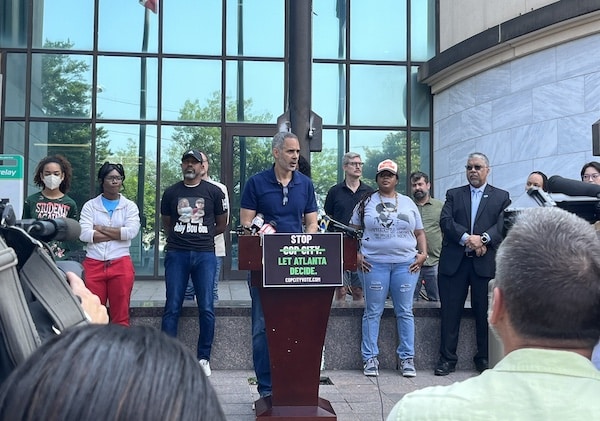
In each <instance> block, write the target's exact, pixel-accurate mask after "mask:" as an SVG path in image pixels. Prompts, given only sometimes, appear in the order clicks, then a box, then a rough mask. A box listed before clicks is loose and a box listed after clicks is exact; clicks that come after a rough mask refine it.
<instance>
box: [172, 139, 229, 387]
mask: <svg viewBox="0 0 600 421" xmlns="http://www.w3.org/2000/svg"><path fill="white" fill-rule="evenodd" d="M205 158H206V154H204V153H203V152H200V151H199V150H197V149H189V150H187V151H186V152H185V153H184V154H183V156H182V157H181V171H182V173H183V181H179V182H177V183H175V184H173V185H171V186H170V187H167V189H166V190H165V192H164V193H163V196H162V200H161V202H160V214H161V218H162V225H163V231H164V233H165V235H166V236H167V247H166V254H165V287H166V290H165V292H166V302H165V308H164V311H163V316H162V324H161V329H162V331H163V332H165V333H166V334H167V335H169V336H173V337H177V328H178V324H179V315H180V314H181V308H182V306H183V300H184V297H185V290H186V287H187V284H188V280H189V279H190V277H191V279H192V283H193V284H194V291H195V293H196V303H197V305H198V323H199V327H200V329H199V330H200V332H199V335H198V349H197V357H198V362H199V364H200V365H201V366H202V368H203V369H204V373H205V374H206V375H207V376H210V375H211V368H210V353H211V350H212V344H213V340H214V337H215V310H214V284H215V281H214V280H215V274H216V271H217V257H216V254H215V236H216V235H219V234H222V233H223V232H225V229H226V228H227V225H228V218H229V216H228V215H229V207H228V203H227V200H226V198H225V194H224V193H223V191H222V190H221V189H220V188H219V187H218V186H217V185H215V184H214V183H211V182H210V181H208V180H206V171H207V168H208V166H207V165H206V159H205ZM192 206H194V207H192ZM200 208H201V209H200ZM194 211H196V214H197V215H200V214H202V216H201V217H200V216H197V217H193V215H194Z"/></svg>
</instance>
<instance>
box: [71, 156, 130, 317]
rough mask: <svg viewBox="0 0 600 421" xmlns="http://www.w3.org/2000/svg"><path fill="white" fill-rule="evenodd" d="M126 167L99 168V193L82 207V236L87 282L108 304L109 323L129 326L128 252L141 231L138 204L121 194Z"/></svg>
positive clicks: (108, 163) (114, 165)
mask: <svg viewBox="0 0 600 421" xmlns="http://www.w3.org/2000/svg"><path fill="white" fill-rule="evenodd" d="M123 181H125V170H124V169H123V165H121V164H111V163H110V162H105V163H104V164H103V165H102V166H101V167H100V169H99V170H98V183H99V184H100V194H99V195H98V196H96V197H95V198H93V199H90V200H88V201H87V202H85V204H84V205H83V208H82V209H81V218H80V219H79V225H81V234H80V235H79V239H80V240H81V241H83V242H84V243H86V244H87V248H86V256H85V259H84V260H83V269H84V271H85V284H86V286H87V287H88V288H89V290H90V291H92V292H93V293H94V294H96V295H97V296H98V297H99V298H100V302H101V303H102V304H103V305H106V303H107V301H108V306H109V314H110V322H111V323H115V324H120V325H124V326H129V303H130V300H131V291H132V289H133V281H134V278H135V270H134V268H133V262H132V261H131V256H130V254H129V247H130V246H131V240H133V239H134V238H135V236H136V235H137V234H138V232H139V230H140V214H139V211H138V207H137V205H136V204H135V203H134V202H132V201H131V200H129V199H127V198H126V197H125V196H123V195H122V194H121V190H122V189H123Z"/></svg>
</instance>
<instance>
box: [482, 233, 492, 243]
mask: <svg viewBox="0 0 600 421" xmlns="http://www.w3.org/2000/svg"><path fill="white" fill-rule="evenodd" d="M490 240H491V238H490V235H489V234H488V233H487V232H484V233H483V234H481V242H482V243H483V244H487V243H489V242H490Z"/></svg>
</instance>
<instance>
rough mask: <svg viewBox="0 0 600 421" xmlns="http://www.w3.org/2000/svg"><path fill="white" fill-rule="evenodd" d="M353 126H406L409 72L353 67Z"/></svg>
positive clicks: (396, 69)
mask: <svg viewBox="0 0 600 421" xmlns="http://www.w3.org/2000/svg"><path fill="white" fill-rule="evenodd" d="M349 98H350V124H352V125H366V126H405V125H406V68H405V67H402V66H368V65H353V66H351V67H350V96H349Z"/></svg>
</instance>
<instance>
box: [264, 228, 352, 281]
mask: <svg viewBox="0 0 600 421" xmlns="http://www.w3.org/2000/svg"><path fill="white" fill-rule="evenodd" d="M342 247H343V238H342V233H322V234H279V233H276V234H268V235H265V236H264V238H263V256H262V260H263V267H264V271H263V286H264V287H306V286H311V287H318V286H325V287H332V286H343V262H342Z"/></svg>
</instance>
